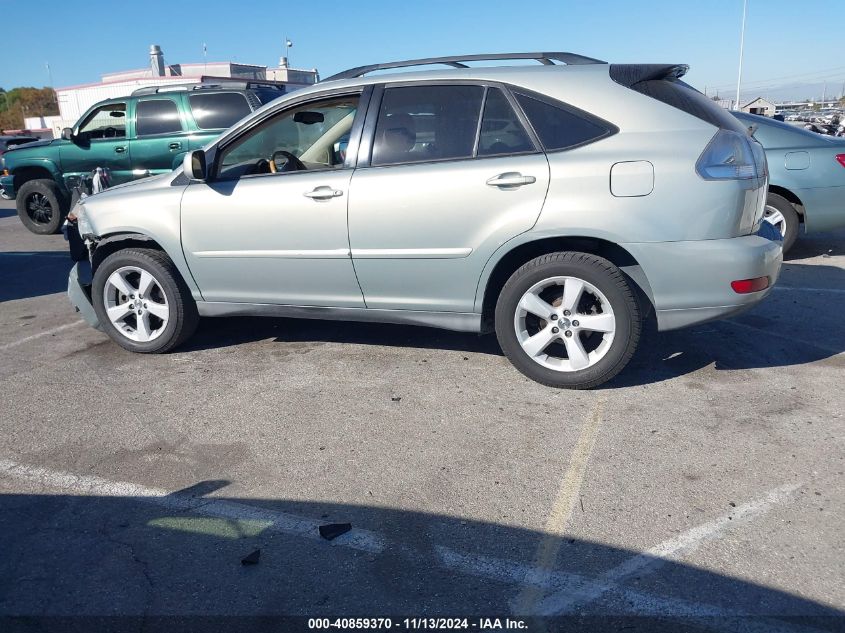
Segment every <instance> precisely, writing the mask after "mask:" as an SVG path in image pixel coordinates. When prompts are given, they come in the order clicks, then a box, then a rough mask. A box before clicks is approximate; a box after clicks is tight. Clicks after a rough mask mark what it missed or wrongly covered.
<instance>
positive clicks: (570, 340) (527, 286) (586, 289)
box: [496, 252, 642, 389]
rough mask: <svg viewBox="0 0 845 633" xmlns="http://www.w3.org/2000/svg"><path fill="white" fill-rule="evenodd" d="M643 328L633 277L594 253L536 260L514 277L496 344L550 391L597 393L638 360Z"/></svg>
mask: <svg viewBox="0 0 845 633" xmlns="http://www.w3.org/2000/svg"><path fill="white" fill-rule="evenodd" d="M641 328H642V318H641V316H640V310H639V305H638V303H637V299H636V296H635V295H634V293H633V292H632V290H631V288H630V286H629V285H628V282H627V281H626V279H625V276H624V275H623V274H622V272H621V271H620V270H619V269H618V268H617V267H616V266H614V265H613V264H612V263H610V262H609V261H608V260H606V259H604V258H602V257H598V256H596V255H592V254H589V253H578V252H560V253H551V254H548V255H543V256H541V257H537V258H536V259H533V260H531V261H530V262H528V263H526V264H525V265H523V266H522V267H521V268H519V269H518V270H517V271H516V272H515V273H514V274H513V275H512V276H511V278H510V279H509V280H508V282H507V283H506V284H505V286H504V288H502V292H501V294H500V295H499V299H498V301H497V304H496V336H497V337H498V339H499V344H500V345H501V346H502V350H503V351H504V352H505V355H506V356H507V357H508V359H509V360H510V361H511V362H512V363H513V364H514V366H515V367H516V368H517V369H518V370H519V371H521V372H522V373H523V374H525V375H526V376H528V377H529V378H531V379H532V380H536V381H537V382H539V383H542V384H544V385H547V386H549V387H558V388H568V389H589V388H592V387H597V386H598V385H601V384H603V383H605V382H607V381H608V380H610V379H611V378H613V377H614V376H615V375H616V374H618V373H619V372H620V371H621V370H622V369H623V368H624V367H625V365H626V364H627V363H628V361H629V360H630V359H631V356H633V354H634V351H635V350H636V348H637V344H638V342H639V339H640V331H641Z"/></svg>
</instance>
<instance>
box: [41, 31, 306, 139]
mask: <svg viewBox="0 0 845 633" xmlns="http://www.w3.org/2000/svg"><path fill="white" fill-rule="evenodd" d="M318 77H319V75H318V73H317V69H316V68H314V69H311V70H303V69H297V68H290V67H288V65H287V58H285V57H282V59H281V63H280V64H279V67H278V68H268V67H267V66H259V65H256V64H241V63H238V62H199V63H190V64H165V62H164V53H163V52H162V50H161V48H160V47H159V46H157V45H152V46H150V65H149V66H148V67H147V68H140V69H136V70H124V71H120V72H115V73H106V74H104V75H102V78H101V79H102V81H100V82H97V83H88V84H79V85H76V86H66V87H64V88H57V89H56V98H57V99H58V102H59V117H58V118H57V119H56V120H53V121H50V126H51V127H52V129H53V131H54V134H55V136H58V135H59V134H60V133H61V130H62V128H63V127H71V126H73V124H74V123H76V122H77V121H78V120H79V117H80V116H82V115H83V114H84V113H85V111H86V110H88V108H90V107H91V106H92V105H94V104H95V103H97V102H98V101H102V100H103V99H113V98H115V97H123V96H126V95H129V94H130V93H131V92H132V91H133V90H136V89H138V88H143V87H145V86H161V85H168V84H197V83H201V82H202V81H203V80H213V79H221V78H227V79H247V80H257V81H273V82H279V83H283V84H285V88H286V90H287V91H291V90H296V89H298V88H304V87H305V86H310V85H312V84H314V83H316V82H317V80H318Z"/></svg>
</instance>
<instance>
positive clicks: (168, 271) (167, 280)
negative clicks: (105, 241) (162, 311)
mask: <svg viewBox="0 0 845 633" xmlns="http://www.w3.org/2000/svg"><path fill="white" fill-rule="evenodd" d="M124 266H133V267H137V268H140V269H142V270H145V271H147V272H148V273H150V274H151V275H152V276H153V277H154V278H155V280H156V282H157V283H158V286H159V287H160V289H161V291H162V292H163V293H164V295H165V297H166V299H167V304H168V321H167V324H166V325H165V326H164V328H163V331H162V332H161V333H160V334H158V335H157V336H156V337H155V338H154V339H152V340H150V341H146V342H140V341H133V340H132V339H130V338H128V337H127V336H126V335H125V334H123V333H122V332H121V331H120V330H118V329H117V328H116V327H115V326H114V324H113V323H112V322H111V320H110V319H109V318H108V315H107V314H106V305H105V298H104V289H105V286H106V281H107V280H108V278H109V276H110V275H111V274H112V273H113V272H114V271H116V270H118V269H119V268H122V267H124ZM91 299H92V303H93V305H94V312H96V313H97V318H99V320H100V324H101V325H102V327H103V329H104V331H105V332H106V334H108V335H109V336H110V337H111V338H112V340H113V341H114V342H115V343H117V344H118V345H120V346H121V347H123V348H125V349H128V350H129V351H131V352H140V353H142V354H161V353H164V352H168V351H170V350H172V349H173V348H175V347H177V346H179V345H181V344H182V343H183V342H184V341H186V340H187V339H188V338H189V337H190V336H191V335H192V334H193V333H194V331H195V330H196V329H197V324H198V323H199V315H198V314H197V305H196V303H195V302H194V298H193V297H192V296H191V291H190V290H189V289H188V286H187V285H185V282H184V280H183V279H182V276H181V275H180V274H179V271H178V270H176V267H175V266H174V265H173V262H172V261H170V258H169V257H168V256H167V255H166V254H164V253H163V252H161V251H158V250H155V249H150V248H127V249H125V250H121V251H117V252H115V253H112V254H111V255H109V256H108V257H106V258H105V259H104V260H103V261H102V263H101V264H100V265H99V266H98V267H97V270H96V271H95V273H94V280H93V284H92V289H91Z"/></svg>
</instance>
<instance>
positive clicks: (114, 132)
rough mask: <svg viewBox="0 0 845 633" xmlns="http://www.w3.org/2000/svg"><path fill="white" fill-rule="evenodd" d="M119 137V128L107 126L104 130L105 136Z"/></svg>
mask: <svg viewBox="0 0 845 633" xmlns="http://www.w3.org/2000/svg"><path fill="white" fill-rule="evenodd" d="M115 137H117V128H113V127H107V128H105V129H104V130H103V138H115Z"/></svg>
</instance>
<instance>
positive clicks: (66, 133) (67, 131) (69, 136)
mask: <svg viewBox="0 0 845 633" xmlns="http://www.w3.org/2000/svg"><path fill="white" fill-rule="evenodd" d="M62 138H63V139H64V140H66V141H72V140H73V129H72V128H69V127H66V128H64V129H63V130H62Z"/></svg>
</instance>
